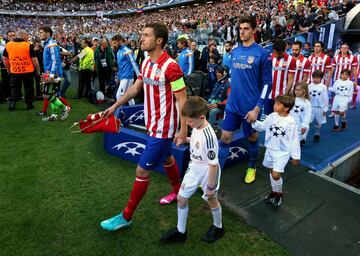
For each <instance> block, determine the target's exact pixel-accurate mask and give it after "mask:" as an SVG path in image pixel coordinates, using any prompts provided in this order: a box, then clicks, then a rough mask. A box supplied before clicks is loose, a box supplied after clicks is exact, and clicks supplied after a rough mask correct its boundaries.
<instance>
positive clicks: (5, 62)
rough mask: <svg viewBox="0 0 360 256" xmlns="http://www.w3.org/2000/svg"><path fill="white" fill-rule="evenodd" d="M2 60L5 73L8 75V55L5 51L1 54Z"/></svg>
mask: <svg viewBox="0 0 360 256" xmlns="http://www.w3.org/2000/svg"><path fill="white" fill-rule="evenodd" d="M2 60H3V62H4V64H5V68H6V71H7V72H8V73H9V74H10V62H9V54H8V53H7V51H6V49H5V50H4V52H3V56H2Z"/></svg>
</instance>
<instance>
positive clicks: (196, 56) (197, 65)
mask: <svg viewBox="0 0 360 256" xmlns="http://www.w3.org/2000/svg"><path fill="white" fill-rule="evenodd" d="M189 45H190V50H191V51H192V52H193V54H194V71H197V70H200V51H199V50H198V49H197V44H196V41H195V40H192V39H189Z"/></svg>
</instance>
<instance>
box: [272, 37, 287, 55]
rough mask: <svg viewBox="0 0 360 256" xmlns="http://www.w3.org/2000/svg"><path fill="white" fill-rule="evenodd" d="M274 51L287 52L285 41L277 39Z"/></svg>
mask: <svg viewBox="0 0 360 256" xmlns="http://www.w3.org/2000/svg"><path fill="white" fill-rule="evenodd" d="M273 50H275V51H277V52H285V50H286V42H285V40H282V39H278V38H277V39H275V41H274V43H273Z"/></svg>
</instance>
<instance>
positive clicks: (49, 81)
mask: <svg viewBox="0 0 360 256" xmlns="http://www.w3.org/2000/svg"><path fill="white" fill-rule="evenodd" d="M54 80H55V79H54V77H48V79H46V83H53V82H54Z"/></svg>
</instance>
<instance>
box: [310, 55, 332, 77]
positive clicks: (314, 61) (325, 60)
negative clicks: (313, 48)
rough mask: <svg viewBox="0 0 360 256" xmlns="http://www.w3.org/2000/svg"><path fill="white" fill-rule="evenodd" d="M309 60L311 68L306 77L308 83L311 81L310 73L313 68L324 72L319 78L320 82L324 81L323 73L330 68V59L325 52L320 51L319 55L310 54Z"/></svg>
mask: <svg viewBox="0 0 360 256" xmlns="http://www.w3.org/2000/svg"><path fill="white" fill-rule="evenodd" d="M309 61H310V63H311V69H310V75H309V79H308V83H312V73H313V72H314V71H315V70H318V69H320V70H321V71H322V72H324V77H323V79H322V80H321V83H323V84H324V83H325V73H326V70H328V71H330V70H331V59H330V57H329V56H328V55H326V54H325V53H321V55H320V57H316V56H315V54H314V53H313V54H311V55H310V57H309Z"/></svg>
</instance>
